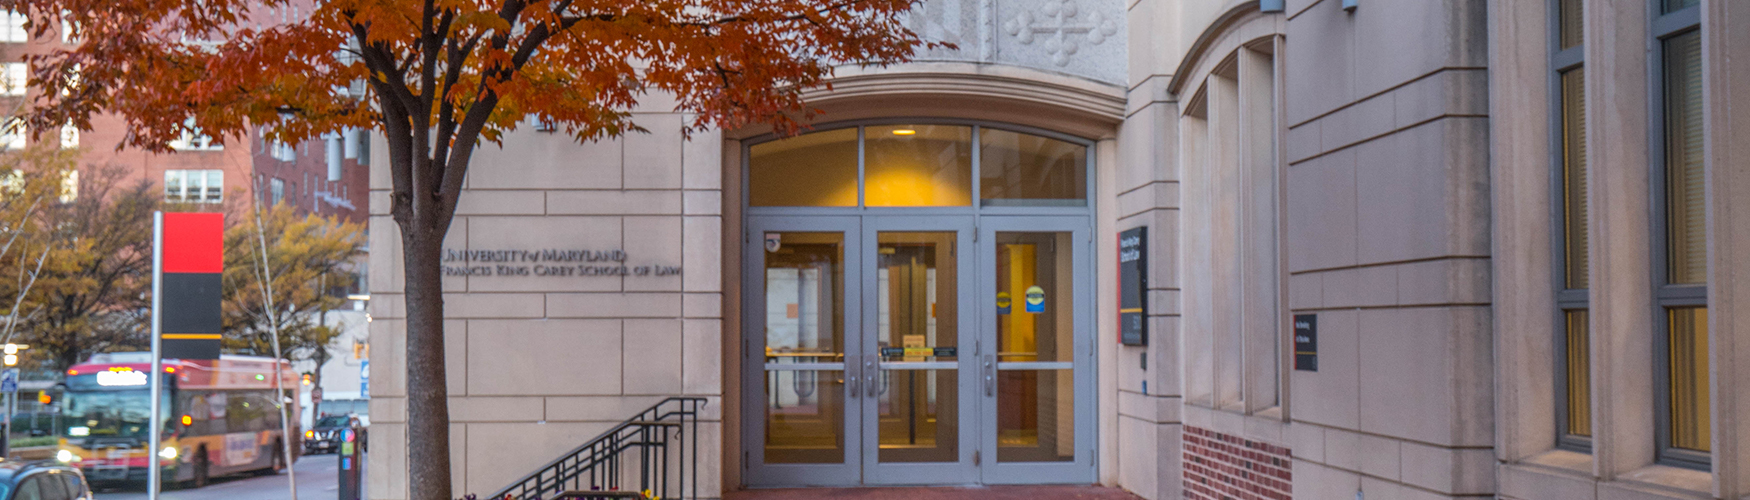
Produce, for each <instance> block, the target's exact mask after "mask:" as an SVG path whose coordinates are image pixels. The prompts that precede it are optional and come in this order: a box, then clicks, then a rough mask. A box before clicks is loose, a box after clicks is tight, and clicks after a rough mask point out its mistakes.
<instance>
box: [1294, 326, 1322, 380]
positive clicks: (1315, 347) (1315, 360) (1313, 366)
mask: <svg viewBox="0 0 1750 500" xmlns="http://www.w3.org/2000/svg"><path fill="white" fill-rule="evenodd" d="M1294 369H1296V370H1301V371H1309V372H1316V371H1319V315H1317V314H1296V315H1294Z"/></svg>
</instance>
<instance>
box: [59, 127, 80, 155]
mask: <svg viewBox="0 0 1750 500" xmlns="http://www.w3.org/2000/svg"><path fill="white" fill-rule="evenodd" d="M77 147H79V126H77V125H74V124H71V123H69V124H66V125H62V126H61V149H73V148H77Z"/></svg>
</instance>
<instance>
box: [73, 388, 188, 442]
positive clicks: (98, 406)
mask: <svg viewBox="0 0 1750 500" xmlns="http://www.w3.org/2000/svg"><path fill="white" fill-rule="evenodd" d="M167 403H168V402H167ZM166 406H168V405H166ZM161 410H163V411H164V413H166V414H168V413H169V412H168V410H169V408H168V407H166V408H162V409H161ZM151 411H152V398H151V396H150V394H149V391H146V390H125V391H90V392H75V391H68V392H67V396H66V417H65V418H64V419H63V420H62V421H63V422H66V424H65V426H66V429H65V430H64V432H63V435H65V436H66V437H69V438H85V437H131V438H146V437H147V432H148V430H147V429H148V427H149V425H150V421H148V420H147V418H146V415H148V414H150V413H151Z"/></svg>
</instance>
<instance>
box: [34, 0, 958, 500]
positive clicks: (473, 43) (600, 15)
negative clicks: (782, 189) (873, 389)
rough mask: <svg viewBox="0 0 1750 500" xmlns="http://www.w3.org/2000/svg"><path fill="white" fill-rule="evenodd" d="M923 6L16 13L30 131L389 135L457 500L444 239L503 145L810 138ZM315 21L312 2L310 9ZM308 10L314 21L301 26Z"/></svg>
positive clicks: (433, 467) (390, 5) (440, 489)
mask: <svg viewBox="0 0 1750 500" xmlns="http://www.w3.org/2000/svg"><path fill="white" fill-rule="evenodd" d="M915 1H917V0H322V1H316V2H308V1H307V0H13V2H12V3H13V4H15V7H14V8H15V9H16V10H19V11H21V12H22V13H24V14H25V15H26V16H28V17H29V19H30V20H31V25H30V26H31V29H32V30H33V31H34V32H35V33H36V34H37V35H38V36H41V35H44V34H47V33H49V32H50V29H51V28H52V27H59V26H62V25H63V23H65V25H67V26H70V28H71V30H72V33H70V38H71V39H73V40H76V41H78V43H77V44H76V45H74V46H69V47H65V48H62V49H58V50H55V51H52V52H50V53H47V54H44V55H39V56H34V57H32V58H31V60H30V62H31V66H32V68H33V70H32V74H31V85H32V86H33V87H34V88H36V89H37V90H38V92H37V93H36V94H35V95H36V100H35V102H34V103H33V106H32V108H31V109H30V110H29V111H28V116H27V119H26V122H27V123H28V125H29V130H33V131H42V130H58V129H59V127H60V126H61V125H62V124H64V123H73V124H76V125H78V126H79V127H80V128H82V129H88V128H89V127H90V123H91V118H92V116H93V115H94V114H96V113H113V114H115V115H118V116H120V117H121V118H122V119H123V121H124V122H125V123H126V125H127V130H128V134H127V136H126V139H125V144H126V145H128V146H134V147H139V148H143V149H146V150H151V151H165V150H167V149H168V147H167V144H168V142H169V141H171V140H173V139H176V138H178V137H180V136H182V135H183V134H185V133H196V132H199V133H204V134H207V135H209V136H213V137H215V138H220V140H223V139H224V138H237V137H247V135H248V134H247V132H249V131H250V129H251V128H253V127H262V128H263V130H264V131H265V133H266V135H268V136H269V137H271V138H274V139H277V140H280V141H282V142H286V143H297V142H301V141H304V140H308V139H312V138H316V137H318V136H320V135H321V134H324V133H332V132H336V131H339V130H343V129H346V128H367V129H374V130H376V131H378V132H380V133H381V134H382V135H383V136H384V137H385V138H386V139H387V141H388V151H387V153H388V154H387V156H388V159H389V165H390V166H389V169H390V173H391V178H392V179H393V193H392V197H391V198H390V204H391V206H390V208H389V212H390V214H391V215H392V216H393V218H394V220H395V223H396V225H397V226H398V227H399V229H400V236H401V242H402V251H403V252H404V259H403V262H404V263H405V264H404V265H405V270H406V297H405V300H406V302H407V307H406V311H407V323H406V325H407V357H406V358H405V359H406V361H407V394H408V399H407V419H408V433H409V435H410V436H415V437H416V438H415V439H410V440H409V448H410V450H409V452H410V457H409V464H410V469H411V471H410V472H411V473H412V475H413V480H412V481H410V484H411V491H410V494H411V498H412V499H414V500H449V499H450V498H452V497H451V495H450V458H449V456H450V446H449V439H448V437H449V412H448V408H447V401H446V397H447V392H446V388H445V382H444V381H445V378H444V350H443V349H444V343H443V317H444V312H443V296H442V289H441V286H440V285H441V283H440V278H441V275H440V265H439V256H440V251H441V249H440V246H441V244H442V242H443V240H444V235H445V233H447V232H448V231H449V228H450V223H451V221H452V219H453V217H454V214H455V210H456V204H457V198H458V197H459V196H460V195H461V191H462V181H463V179H464V178H466V177H467V174H468V165H469V160H470V158H471V157H472V155H473V153H474V149H475V148H476V147H478V146H479V145H480V144H481V142H482V141H492V142H495V143H496V142H497V141H498V140H499V139H500V137H501V136H502V134H504V133H505V132H507V131H510V130H514V129H516V128H517V126H518V125H519V124H522V123H528V122H531V121H533V122H540V123H543V124H547V125H552V126H555V127H564V128H565V130H566V131H567V132H568V133H570V134H571V135H573V136H575V137H576V138H577V139H579V140H587V139H595V138H601V137H609V136H616V135H619V134H623V133H626V132H629V131H636V130H638V128H637V126H636V125H634V124H632V122H631V115H630V113H629V110H631V109H632V108H633V106H634V105H635V104H636V103H637V102H638V101H640V100H641V99H657V98H658V97H659V96H660V97H661V98H663V99H664V100H666V99H672V100H673V102H675V103H676V104H675V108H674V110H675V111H676V112H681V113H687V114H689V115H690V116H691V118H692V121H691V122H689V123H688V131H696V130H701V129H703V128H705V127H711V126H717V127H724V128H734V127H740V126H743V125H746V124H750V123H771V124H773V125H775V126H776V127H777V128H778V129H779V130H783V131H794V130H796V129H797V127H798V126H799V125H800V123H799V120H802V119H805V118H806V117H807V116H809V115H810V114H811V112H810V111H809V110H808V109H807V108H806V107H805V106H804V105H803V103H802V102H801V98H800V92H801V91H802V90H804V89H807V88H809V87H813V86H817V85H821V84H823V83H824V82H825V81H826V79H827V78H828V77H829V76H830V75H831V72H832V68H833V67H835V66H839V65H846V64H864V65H884V64H890V63H894V62H900V61H904V60H906V59H908V58H910V57H911V55H912V54H913V53H914V52H915V51H916V50H919V49H922V48H925V47H926V46H928V45H930V44H928V43H926V42H924V41H922V40H920V39H919V37H918V36H917V34H915V33H913V32H912V31H911V30H909V29H907V28H906V27H905V26H904V25H903V24H902V23H901V18H902V16H903V14H904V13H906V12H907V11H909V10H910V9H911V7H912V6H913V4H914V2H915ZM294 7H296V8H294ZM287 13H293V15H291V16H286V14H287Z"/></svg>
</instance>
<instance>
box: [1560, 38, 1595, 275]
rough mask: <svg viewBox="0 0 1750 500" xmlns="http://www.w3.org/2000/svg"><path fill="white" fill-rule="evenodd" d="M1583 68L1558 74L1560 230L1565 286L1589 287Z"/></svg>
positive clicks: (1584, 76)
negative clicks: (1560, 141) (1560, 85)
mask: <svg viewBox="0 0 1750 500" xmlns="http://www.w3.org/2000/svg"><path fill="white" fill-rule="evenodd" d="M1585 80H1586V70H1585V68H1578V69H1574V70H1571V71H1568V72H1565V73H1562V226H1563V228H1562V230H1563V233H1564V238H1563V239H1562V242H1563V246H1564V247H1565V249H1566V251H1565V252H1564V255H1563V260H1565V261H1566V262H1565V263H1566V269H1565V274H1566V275H1567V279H1566V282H1567V287H1568V288H1570V289H1575V290H1579V289H1585V288H1587V287H1589V286H1590V285H1589V278H1588V275H1587V273H1588V270H1587V259H1588V258H1589V255H1588V253H1587V248H1586V245H1587V240H1588V232H1587V229H1586V220H1587V206H1586V177H1587V175H1586V86H1585Z"/></svg>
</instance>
